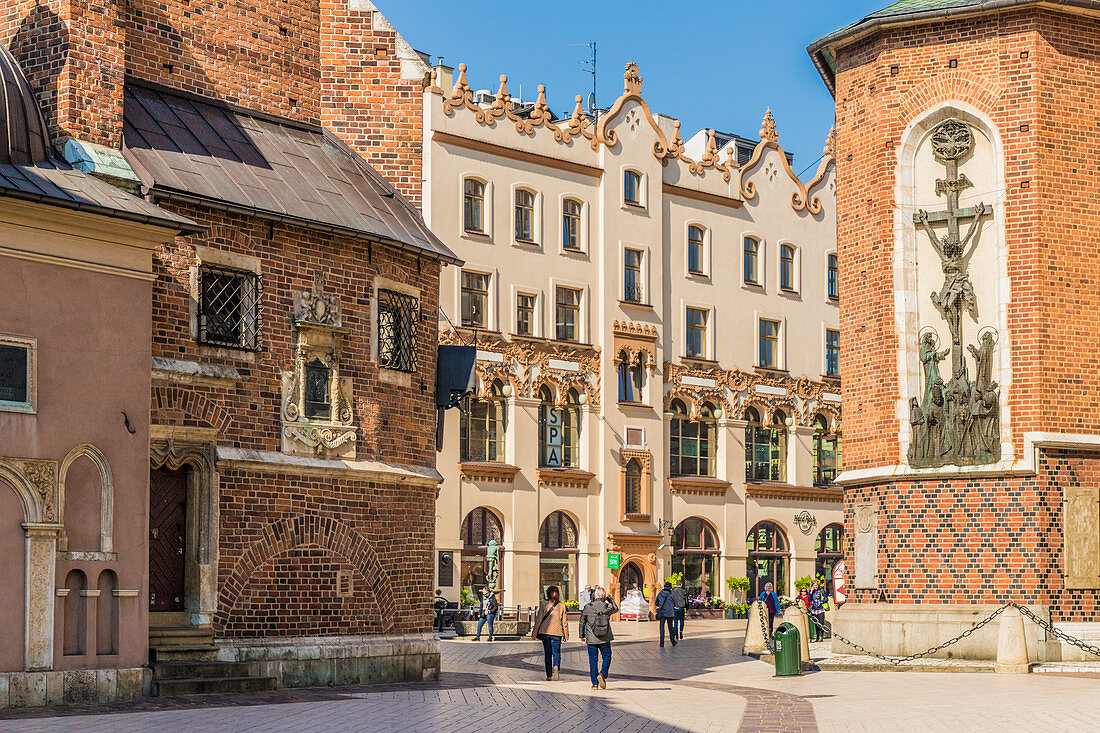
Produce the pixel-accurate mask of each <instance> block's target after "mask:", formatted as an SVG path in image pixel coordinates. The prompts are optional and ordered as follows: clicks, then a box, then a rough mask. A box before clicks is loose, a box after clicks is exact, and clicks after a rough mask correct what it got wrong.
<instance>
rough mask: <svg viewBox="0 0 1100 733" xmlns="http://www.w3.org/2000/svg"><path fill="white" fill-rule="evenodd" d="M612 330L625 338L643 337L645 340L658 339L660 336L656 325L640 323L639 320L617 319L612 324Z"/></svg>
mask: <svg viewBox="0 0 1100 733" xmlns="http://www.w3.org/2000/svg"><path fill="white" fill-rule="evenodd" d="M611 332H612V333H613V334H615V335H616V336H621V337H623V338H632V339H641V340H644V341H656V340H657V336H658V333H657V327H656V326H653V325H650V324H648V323H639V322H638V321H619V320H616V321H615V322H614V323H613V324H612V325H611Z"/></svg>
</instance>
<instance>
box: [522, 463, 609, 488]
mask: <svg viewBox="0 0 1100 733" xmlns="http://www.w3.org/2000/svg"><path fill="white" fill-rule="evenodd" d="M536 473H537V474H538V477H539V485H540V486H546V487H547V488H551V489H574V490H577V491H587V490H588V484H589V483H590V482H591V481H592V478H593V477H594V476H595V475H596V474H594V473H592V472H591V471H582V470H581V469H579V468H539V469H536Z"/></svg>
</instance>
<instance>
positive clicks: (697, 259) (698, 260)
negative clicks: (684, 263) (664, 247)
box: [687, 225, 704, 275]
mask: <svg viewBox="0 0 1100 733" xmlns="http://www.w3.org/2000/svg"><path fill="white" fill-rule="evenodd" d="M703 237H704V232H703V228H702V227H698V226H694V225H692V226H689V227H688V238H687V260H688V272H690V273H692V274H694V275H702V274H703V272H704V270H703Z"/></svg>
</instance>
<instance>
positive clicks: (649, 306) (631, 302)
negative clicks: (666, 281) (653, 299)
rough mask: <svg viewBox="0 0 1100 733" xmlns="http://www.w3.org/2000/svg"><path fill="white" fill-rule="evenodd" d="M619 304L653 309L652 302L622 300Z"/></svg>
mask: <svg viewBox="0 0 1100 733" xmlns="http://www.w3.org/2000/svg"><path fill="white" fill-rule="evenodd" d="M619 305H628V306H631V307H634V308H649V309H650V310H653V304H652V303H640V302H638V301H636V300H620V301H619Z"/></svg>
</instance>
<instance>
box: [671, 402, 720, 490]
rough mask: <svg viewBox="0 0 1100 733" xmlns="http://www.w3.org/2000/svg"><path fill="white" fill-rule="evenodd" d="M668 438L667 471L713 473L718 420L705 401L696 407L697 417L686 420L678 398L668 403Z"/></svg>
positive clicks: (685, 473)
mask: <svg viewBox="0 0 1100 733" xmlns="http://www.w3.org/2000/svg"><path fill="white" fill-rule="evenodd" d="M669 427H670V435H671V440H670V441H669V473H670V475H672V476H713V475H714V473H715V468H716V465H715V464H716V461H715V458H716V456H717V454H718V451H717V449H718V421H717V420H716V419H715V417H714V407H713V406H712V405H711V404H710V403H709V402H708V403H705V404H704V405H703V406H702V407H701V408H700V409H699V419H698V420H689V419H688V415H687V409H686V408H685V407H684V403H683V402H681V401H680V400H673V402H672V421H671V425H670V426H669Z"/></svg>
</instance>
